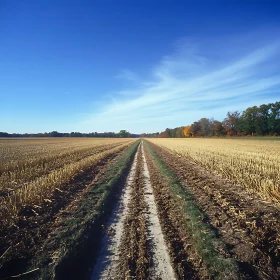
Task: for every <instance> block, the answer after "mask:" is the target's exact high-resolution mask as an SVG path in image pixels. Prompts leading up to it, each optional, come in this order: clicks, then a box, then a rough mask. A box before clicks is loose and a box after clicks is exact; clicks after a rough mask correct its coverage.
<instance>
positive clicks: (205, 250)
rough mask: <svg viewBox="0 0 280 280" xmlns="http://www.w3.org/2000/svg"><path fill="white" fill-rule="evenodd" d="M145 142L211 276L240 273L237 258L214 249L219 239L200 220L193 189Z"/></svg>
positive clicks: (201, 212) (219, 277)
mask: <svg viewBox="0 0 280 280" xmlns="http://www.w3.org/2000/svg"><path fill="white" fill-rule="evenodd" d="M144 145H145V147H146V148H147V151H148V152H149V153H150V154H151V156H152V159H153V162H154V164H155V166H156V167H157V168H158V169H159V171H160V173H161V175H162V176H163V177H164V179H165V180H166V181H167V182H168V186H169V190H170V193H171V197H172V198H173V199H174V200H175V201H176V202H177V204H178V205H179V206H180V207H181V209H182V210H183V211H184V213H185V215H186V218H187V219H186V223H187V228H189V230H190V231H191V236H192V238H193V242H194V244H195V247H196V249H197V252H198V253H199V255H200V257H201V258H202V259H203V260H204V262H205V263H206V264H207V266H208V269H209V273H210V274H211V276H213V277H214V278H215V279H235V278H236V279H237V278H238V274H239V267H238V264H237V262H236V261H235V259H233V258H225V257H224V256H223V255H221V254H220V253H219V252H218V251H217V250H216V248H217V245H219V244H221V243H222V241H221V240H220V239H219V238H218V237H217V236H216V233H215V232H214V231H213V230H212V229H211V227H210V226H209V225H208V224H207V223H205V222H203V220H206V219H207V216H206V214H205V213H203V211H202V210H201V209H200V208H199V206H198V205H197V204H196V202H195V199H194V197H193V195H192V193H191V192H190V191H189V190H188V189H187V188H186V186H184V185H182V183H181V182H180V181H179V179H178V178H177V176H176V174H175V173H174V172H173V171H171V170H170V169H169V168H168V166H167V165H166V164H165V163H164V161H163V160H162V159H161V158H160V156H159V155H158V154H157V152H156V151H155V150H154V149H153V148H152V147H151V145H150V144H149V143H148V142H147V141H144ZM223 247H224V246H223Z"/></svg>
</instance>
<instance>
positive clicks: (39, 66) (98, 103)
mask: <svg viewBox="0 0 280 280" xmlns="http://www.w3.org/2000/svg"><path fill="white" fill-rule="evenodd" d="M279 31H280V1H269V0H263V1H253V0H251V1H249V0H248V1H245V0H242V1H238V0H235V1H233V0H232V1H230V0H229V1H222V0H220V1H211V0H206V1H195V0H193V1H171V0H170V1H163V0H161V1H158V0H149V1H143V0H142V1H133V0H130V1H116V0H111V1H108V0H100V1H83V0H76V1H71V0H58V1H57V0H53V1H52V0H40V1H38V0H24V1H22V0H2V1H1V0H0V106H1V107H0V131H7V132H45V131H52V130H59V131H65V132H66V131H68V132H71V131H81V132H90V131H119V130H120V129H127V130H129V131H131V132H135V133H136V132H152V131H161V130H163V129H165V128H166V127H175V126H181V125H187V124H190V123H192V122H193V121H195V120H198V119H199V118H201V117H208V118H211V117H215V118H216V119H220V120H222V119H223V117H225V115H226V113H227V111H231V110H243V109H245V108H246V107H248V106H253V105H260V104H262V103H269V102H275V101H277V100H280V32H279Z"/></svg>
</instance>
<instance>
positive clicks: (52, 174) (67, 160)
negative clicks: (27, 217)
mask: <svg viewBox="0 0 280 280" xmlns="http://www.w3.org/2000/svg"><path fill="white" fill-rule="evenodd" d="M134 141H135V140H132V139H48V140H46V139H31V140H27V139H24V140H18V139H17V140H0V204H1V206H0V216H1V220H0V225H1V226H9V225H10V224H11V223H12V222H13V219H14V218H15V217H16V216H17V215H18V212H19V211H20V209H21V208H22V207H23V206H24V205H36V204H38V203H40V202H42V201H43V200H45V199H48V198H49V197H50V196H51V194H52V192H53V191H54V190H56V189H58V190H59V187H60V185H62V184H64V183H67V182H68V181H69V180H71V179H72V178H73V177H75V176H77V175H78V174H80V173H82V172H83V171H84V170H86V169H87V168H89V167H90V166H94V165H96V164H98V162H100V161H102V160H103V159H105V158H107V157H108V156H110V155H112V154H114V153H117V152H118V151H120V150H121V149H123V148H124V147H126V146H129V145H131V144H132V142H134Z"/></svg>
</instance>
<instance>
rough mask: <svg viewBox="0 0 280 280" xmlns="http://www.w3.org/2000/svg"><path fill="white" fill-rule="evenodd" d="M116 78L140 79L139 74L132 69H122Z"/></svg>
mask: <svg viewBox="0 0 280 280" xmlns="http://www.w3.org/2000/svg"><path fill="white" fill-rule="evenodd" d="M115 78H117V79H123V80H128V81H133V82H136V81H139V76H138V75H137V74H136V73H134V72H133V71H131V70H130V69H127V68H126V69H122V70H121V71H120V72H119V73H118V74H117V75H116V76H115Z"/></svg>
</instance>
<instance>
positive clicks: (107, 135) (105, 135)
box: [0, 130, 139, 138]
mask: <svg viewBox="0 0 280 280" xmlns="http://www.w3.org/2000/svg"><path fill="white" fill-rule="evenodd" d="M0 137H16V138H23V137H94V138H95V137H100V138H137V137H139V135H138V134H131V133H129V132H128V131H126V130H121V131H120V132H119V133H115V132H101V133H99V132H91V133H81V132H71V133H61V132H57V131H52V132H45V133H11V134H9V133H7V132H0Z"/></svg>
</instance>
